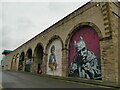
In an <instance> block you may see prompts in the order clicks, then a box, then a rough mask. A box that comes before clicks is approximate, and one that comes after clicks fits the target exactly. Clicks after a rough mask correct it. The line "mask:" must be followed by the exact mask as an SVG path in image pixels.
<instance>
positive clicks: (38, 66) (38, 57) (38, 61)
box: [33, 43, 44, 73]
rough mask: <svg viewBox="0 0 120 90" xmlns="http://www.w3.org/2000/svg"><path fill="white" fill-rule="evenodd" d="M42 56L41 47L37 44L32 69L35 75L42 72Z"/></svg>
mask: <svg viewBox="0 0 120 90" xmlns="http://www.w3.org/2000/svg"><path fill="white" fill-rule="evenodd" d="M43 54H44V52H43V46H42V45H41V44H40V43H39V44H37V46H36V48H35V51H34V58H33V68H34V72H36V73H41V72H40V71H41V70H42V63H43Z"/></svg>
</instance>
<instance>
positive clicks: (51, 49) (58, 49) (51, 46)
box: [45, 35, 63, 76]
mask: <svg viewBox="0 0 120 90" xmlns="http://www.w3.org/2000/svg"><path fill="white" fill-rule="evenodd" d="M62 49H63V42H62V39H61V38H60V37H59V36H58V35H54V36H52V37H51V38H50V39H49V41H48V43H47V46H46V51H45V53H46V55H47V57H46V73H47V74H49V75H57V76H62Z"/></svg>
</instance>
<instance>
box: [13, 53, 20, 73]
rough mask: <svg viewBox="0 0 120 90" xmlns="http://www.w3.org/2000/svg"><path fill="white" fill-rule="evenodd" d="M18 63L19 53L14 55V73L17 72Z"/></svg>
mask: <svg viewBox="0 0 120 90" xmlns="http://www.w3.org/2000/svg"><path fill="white" fill-rule="evenodd" d="M18 62H19V53H17V54H16V56H15V61H14V63H15V70H16V71H17V70H18Z"/></svg>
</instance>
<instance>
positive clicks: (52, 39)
mask: <svg viewBox="0 0 120 90" xmlns="http://www.w3.org/2000/svg"><path fill="white" fill-rule="evenodd" d="M56 39H59V40H60V41H61V44H62V48H63V47H64V45H63V41H62V39H61V37H60V36H58V35H53V36H52V37H51V38H50V39H49V40H48V43H47V44H46V48H45V53H47V51H48V50H47V49H48V47H49V46H50V44H51V43H52V42H53V41H54V40H56Z"/></svg>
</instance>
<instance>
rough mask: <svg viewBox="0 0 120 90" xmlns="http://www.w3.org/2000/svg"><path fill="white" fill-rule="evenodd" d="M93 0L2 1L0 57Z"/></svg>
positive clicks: (0, 9)
mask: <svg viewBox="0 0 120 90" xmlns="http://www.w3.org/2000/svg"><path fill="white" fill-rule="evenodd" d="M88 1H90V0H1V1H0V60H1V59H2V55H1V53H2V51H3V50H5V49H9V50H14V49H16V48H17V47H18V46H20V45H22V44H23V43H25V42H26V41H28V40H30V39H31V38H33V37H34V36H36V35H37V34H39V33H40V32H42V31H43V30H45V29H46V28H48V27H49V26H51V25H52V24H54V23H55V22H57V21H59V20H60V19H62V18H63V17H65V16H66V15H68V14H70V13H71V12H73V11H74V10H76V9H77V8H79V7H80V6H82V5H83V4H85V3H86V2H88Z"/></svg>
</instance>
